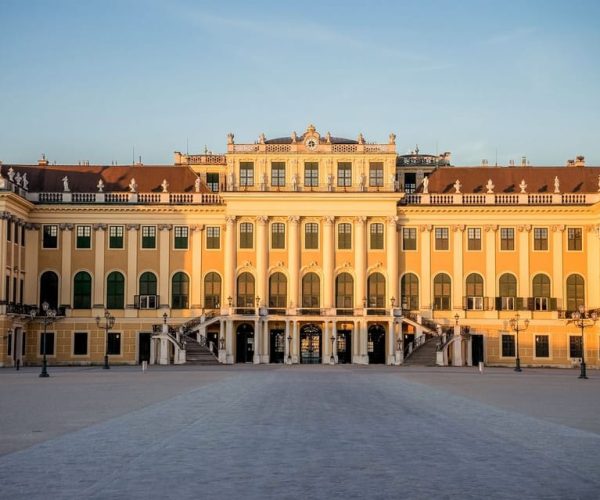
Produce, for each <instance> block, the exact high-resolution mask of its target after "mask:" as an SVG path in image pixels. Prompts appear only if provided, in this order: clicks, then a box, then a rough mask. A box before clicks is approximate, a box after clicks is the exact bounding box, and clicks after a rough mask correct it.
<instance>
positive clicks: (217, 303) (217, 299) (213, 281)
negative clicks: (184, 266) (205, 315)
mask: <svg viewBox="0 0 600 500" xmlns="http://www.w3.org/2000/svg"><path fill="white" fill-rule="evenodd" d="M204 307H205V308H206V309H218V308H219V307H221V276H219V275H218V274H217V273H208V274H207V275H206V276H205V277H204Z"/></svg>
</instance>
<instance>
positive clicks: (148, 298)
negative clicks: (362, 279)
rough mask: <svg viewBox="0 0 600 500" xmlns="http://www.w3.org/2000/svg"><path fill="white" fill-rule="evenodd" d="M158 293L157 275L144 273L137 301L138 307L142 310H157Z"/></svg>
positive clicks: (141, 277)
mask: <svg viewBox="0 0 600 500" xmlns="http://www.w3.org/2000/svg"><path fill="white" fill-rule="evenodd" d="M156 291H157V285H156V275H155V274H154V273H151V272H145V273H142V275H141V276H140V289H139V295H138V297H137V299H136V301H137V306H138V307H139V308H140V309H156V308H157V307H158V300H157V297H156Z"/></svg>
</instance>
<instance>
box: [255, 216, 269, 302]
mask: <svg viewBox="0 0 600 500" xmlns="http://www.w3.org/2000/svg"><path fill="white" fill-rule="evenodd" d="M268 225H269V218H268V217H266V216H264V215H261V216H260V217H257V218H256V274H257V276H256V278H257V279H256V285H257V287H256V295H257V296H258V297H260V300H261V303H262V304H264V305H265V307H266V305H267V304H268V303H269V299H268V297H267V265H268V262H267V261H268V258H269V256H268V252H269V242H268V231H267V228H268Z"/></svg>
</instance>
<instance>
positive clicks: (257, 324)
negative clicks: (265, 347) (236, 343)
mask: <svg viewBox="0 0 600 500" xmlns="http://www.w3.org/2000/svg"><path fill="white" fill-rule="evenodd" d="M260 337H261V321H260V319H258V318H257V319H255V320H254V355H253V356H252V362H253V363H254V364H255V365H257V364H259V363H260V355H261V352H262V349H261V345H260V344H261V341H260Z"/></svg>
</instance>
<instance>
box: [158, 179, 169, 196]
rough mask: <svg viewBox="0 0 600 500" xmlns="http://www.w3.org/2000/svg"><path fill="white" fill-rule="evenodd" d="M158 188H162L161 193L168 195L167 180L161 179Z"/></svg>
mask: <svg viewBox="0 0 600 500" xmlns="http://www.w3.org/2000/svg"><path fill="white" fill-rule="evenodd" d="M160 187H161V188H162V192H163V193H168V192H169V183H168V182H167V179H163V181H162V183H161V185H160Z"/></svg>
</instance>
